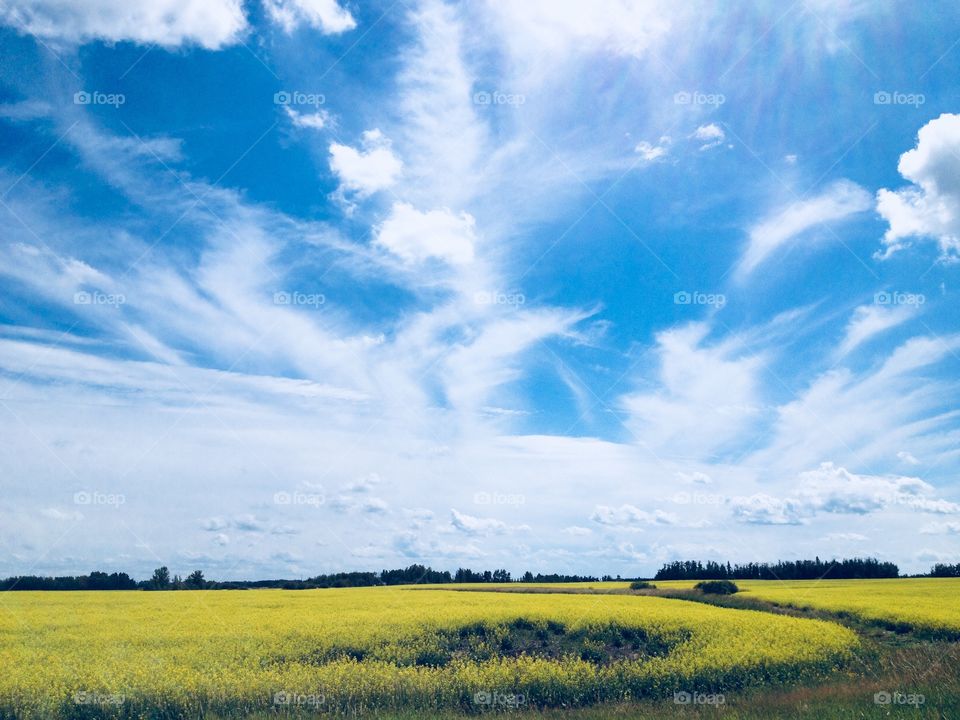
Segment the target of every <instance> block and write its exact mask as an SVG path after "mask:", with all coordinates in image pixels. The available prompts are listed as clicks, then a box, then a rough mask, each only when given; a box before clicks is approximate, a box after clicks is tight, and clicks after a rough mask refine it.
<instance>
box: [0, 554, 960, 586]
mask: <svg viewBox="0 0 960 720" xmlns="http://www.w3.org/2000/svg"><path fill="white" fill-rule="evenodd" d="M899 576H900V570H899V568H898V567H897V566H896V565H895V564H894V563H891V562H881V561H880V560H876V559H874V558H853V559H849V560H847V559H845V560H826V561H824V560H821V559H820V558H815V559H813V560H781V561H779V562H776V563H773V564H771V563H745V564H737V565H732V564H730V563H729V562H728V563H726V564H724V563H718V562H714V561H707V562H700V561H697V560H684V561H676V562H671V563H667V564H666V565H664V566H663V567H662V568H660V570H659V571H657V574H656V575H655V576H654V578H653V579H654V580H818V579H821V578H827V579H835V580H841V579H870V578H895V577H899ZM918 577H960V563H958V564H956V565H946V564H943V563H938V564H937V565H935V566H934V567H933V568H932V569H931V570H930V572H929V573H927V575H925V576H918ZM635 579H640V578H621V577H620V576H619V575H617V576H616V577H613V576H612V575H603V576H601V577H599V578H598V577H595V576H592V575H563V574H559V573H550V574H547V575H545V574H543V573H537V574H533V573H532V572H530V571H529V570H528V571H527V572H525V573H523V575H521V576H520V577H513V576H512V575H511V574H510V573H509V572H507V571H506V570H483V571H474V570H470V569H469V568H460V569H458V570H457V571H456V572H454V573H451V572H449V571H448V570H434V569H433V568H430V567H427V566H425V565H416V564H415V565H410V566H409V567H406V568H402V569H398V570H381V571H380V572H339V573H330V574H327V575H317V576H316V577H311V578H307V579H305V580H302V579H301V580H228V581H215V580H207V579H206V578H205V577H204V576H203V572H201V571H200V570H196V571H194V572H192V573H190V574H189V575H187V576H186V577H185V578H181V577H180V576H179V575H174V576H172V577H171V575H170V571H169V570H168V569H167V568H166V567H160V568H157V569H156V570H155V571H154V573H153V577H151V578H150V579H149V580H140V581H137V580H134V579H133V578H131V577H130V576H129V575H128V574H127V573H124V572H114V573H109V574H108V573H105V572H92V573H90V574H89V575H68V576H63V577H39V576H36V575H21V576H17V577H9V578H6V579H4V580H0V592H2V591H8V590H248V589H256V588H280V589H284V590H311V589H315V588H341V587H373V586H377V585H443V584H447V583H509V582H517V583H573V582H610V581H615V580H635Z"/></svg>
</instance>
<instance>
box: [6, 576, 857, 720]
mask: <svg viewBox="0 0 960 720" xmlns="http://www.w3.org/2000/svg"><path fill="white" fill-rule="evenodd" d="M857 643H858V640H857V638H856V635H855V634H854V633H853V632H851V631H850V630H848V629H846V628H844V627H842V626H840V625H837V624H834V623H828V622H820V621H815V620H806V619H797V618H791V617H785V616H779V615H773V614H769V613H762V612H753V611H745V610H731V609H725V608H717V607H713V606H709V605H704V604H700V603H689V602H683V601H678V600H669V599H664V598H656V597H641V596H627V595H603V596H598V595H534V594H506V593H485V592H469V593H468V592H454V591H450V590H435V589H430V590H422V589H407V588H351V589H341V590H316V591H299V592H294V591H282V590H253V591H182V592H76V593H74V592H46V593H33V592H17V593H4V594H3V595H2V596H0V668H3V672H2V673H0V718H4V719H6V718H18V720H19V719H21V718H22V719H25V720H32V719H34V718H36V719H40V718H43V719H44V720H46V719H49V718H101V717H102V718H174V717H191V718H198V717H204V716H207V715H214V716H216V717H218V718H234V717H236V718H241V717H245V716H246V715H248V714H250V713H255V712H261V713H262V712H278V713H281V714H287V713H292V714H299V713H301V712H303V713H304V714H309V713H315V712H328V713H350V714H364V713H365V712H368V711H372V710H380V709H391V708H397V709H401V708H402V709H421V710H425V711H428V710H430V709H437V708H449V709H458V710H464V711H466V712H484V711H488V710H505V709H506V710H509V709H522V708H532V707H545V706H561V705H564V706H575V705H586V704H591V703H595V702H600V701H605V700H617V699H626V698H637V697H661V696H669V695H670V694H671V693H673V692H676V691H685V692H704V693H710V692H723V691H731V690H735V689H737V688H741V687H745V686H748V685H759V684H767V683H783V682H794V681H804V680H809V679H814V678H818V677H824V676H827V675H829V674H831V673H833V672H834V671H835V670H836V669H837V668H838V667H841V666H843V665H844V664H845V663H846V662H848V661H849V659H850V657H851V655H852V653H853V652H854V651H855V649H856V648H857Z"/></svg>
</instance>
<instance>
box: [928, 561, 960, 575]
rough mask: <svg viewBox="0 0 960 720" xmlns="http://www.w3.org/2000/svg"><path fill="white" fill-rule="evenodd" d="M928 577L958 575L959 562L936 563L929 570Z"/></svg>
mask: <svg viewBox="0 0 960 720" xmlns="http://www.w3.org/2000/svg"><path fill="white" fill-rule="evenodd" d="M930 577H960V563H957V564H956V565H945V564H944V563H937V564H936V565H934V566H933V570H931V571H930Z"/></svg>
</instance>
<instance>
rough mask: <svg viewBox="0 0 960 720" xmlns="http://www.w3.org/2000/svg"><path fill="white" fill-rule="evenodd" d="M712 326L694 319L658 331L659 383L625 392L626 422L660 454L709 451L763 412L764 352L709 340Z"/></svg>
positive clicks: (738, 433)
mask: <svg viewBox="0 0 960 720" xmlns="http://www.w3.org/2000/svg"><path fill="white" fill-rule="evenodd" d="M708 332H709V327H708V326H707V325H706V324H703V323H694V324H690V325H687V326H685V327H681V328H677V329H674V330H668V331H665V332H662V333H660V334H659V335H657V346H656V357H657V360H658V362H659V369H658V373H657V379H658V380H659V382H660V387H659V388H658V389H657V390H654V391H652V392H648V391H644V392H640V393H632V394H629V395H626V396H624V397H623V398H621V401H620V402H621V405H622V407H623V408H624V410H625V411H626V412H627V414H628V418H627V421H626V425H627V427H628V428H630V430H631V431H632V432H633V435H634V437H635V438H636V439H637V441H638V442H641V443H643V445H644V446H646V447H649V448H650V449H651V450H652V451H653V452H655V453H656V454H657V455H658V456H662V455H664V454H667V455H679V456H681V457H692V458H694V459H695V458H699V457H703V456H705V455H708V454H710V453H712V452H714V451H716V450H719V449H721V448H722V447H723V446H724V445H726V444H727V443H729V442H731V441H734V440H736V439H737V438H739V437H741V435H742V433H743V432H744V431H745V430H746V429H747V428H748V427H749V426H750V424H751V423H752V422H754V420H755V419H756V417H757V415H758V410H759V398H758V395H757V393H758V385H757V377H758V374H759V373H760V372H761V370H762V366H763V360H762V358H761V357H758V356H750V355H746V354H745V353H744V352H743V348H741V347H739V346H738V345H737V344H719V345H710V344H708V343H707V341H706V336H707V333H708ZM645 379H646V378H645Z"/></svg>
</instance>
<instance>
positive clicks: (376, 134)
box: [330, 128, 403, 198]
mask: <svg viewBox="0 0 960 720" xmlns="http://www.w3.org/2000/svg"><path fill="white" fill-rule="evenodd" d="M361 145H362V148H363V149H362V150H357V149H356V148H352V147H350V146H349V145H341V144H339V143H332V144H331V145H330V169H331V170H333V172H334V174H335V175H337V177H338V178H339V179H340V189H339V191H338V192H340V193H341V195H343V194H345V193H351V194H355V195H356V196H357V197H359V198H364V197H367V196H369V195H372V194H373V193H375V192H378V191H379V190H386V189H387V188H389V187H391V186H392V185H393V184H394V183H396V181H397V178H398V177H399V176H400V173H401V172H402V171H403V163H402V162H401V161H400V158H398V157H397V156H396V155H394V153H393V150H391V148H390V141H389V140H388V139H387V138H386V137H385V136H384V134H383V133H382V132H380V130H378V129H376V128H375V129H373V130H367V131H366V132H364V133H363V138H362V140H361Z"/></svg>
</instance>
